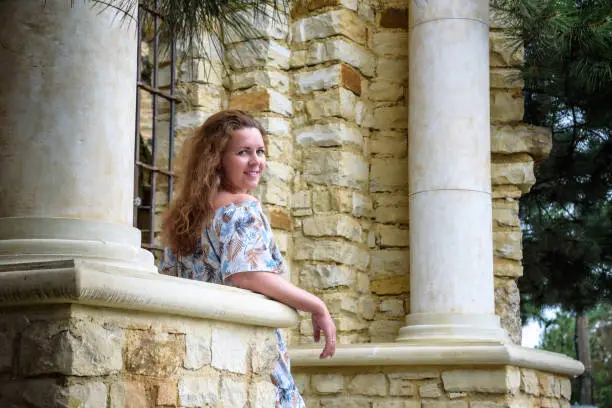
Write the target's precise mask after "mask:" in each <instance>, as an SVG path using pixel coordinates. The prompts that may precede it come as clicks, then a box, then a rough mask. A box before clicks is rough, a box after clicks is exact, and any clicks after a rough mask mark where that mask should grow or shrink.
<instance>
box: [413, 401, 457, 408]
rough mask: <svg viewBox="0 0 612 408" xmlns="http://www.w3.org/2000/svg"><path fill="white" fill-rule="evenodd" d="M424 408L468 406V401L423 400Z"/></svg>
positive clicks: (422, 405)
mask: <svg viewBox="0 0 612 408" xmlns="http://www.w3.org/2000/svg"><path fill="white" fill-rule="evenodd" d="M421 407H422V408H468V403H467V401H423V402H422V403H421Z"/></svg>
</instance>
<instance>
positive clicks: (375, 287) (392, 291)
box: [370, 276, 410, 295]
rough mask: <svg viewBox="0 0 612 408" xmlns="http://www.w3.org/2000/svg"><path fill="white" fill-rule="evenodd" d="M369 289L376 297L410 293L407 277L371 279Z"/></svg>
mask: <svg viewBox="0 0 612 408" xmlns="http://www.w3.org/2000/svg"><path fill="white" fill-rule="evenodd" d="M370 289H371V290H372V292H373V293H376V294H377V295H400V294H402V293H407V292H410V278H409V276H391V277H388V278H380V279H372V280H371V281H370Z"/></svg>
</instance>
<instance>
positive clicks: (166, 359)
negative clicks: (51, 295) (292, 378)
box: [0, 305, 278, 408]
mask: <svg viewBox="0 0 612 408" xmlns="http://www.w3.org/2000/svg"><path fill="white" fill-rule="evenodd" d="M0 313H1V315H2V319H0V380H1V381H0V406H2V407H3V408H17V407H25V406H28V407H32V408H43V407H45V408H46V407H56V406H62V407H95V408H99V407H107V408H125V407H129V408H139V407H160V406H163V407H202V406H226V407H242V406H249V407H260V408H263V407H270V406H273V405H274V385H273V384H272V383H271V380H270V373H271V372H272V370H273V368H274V365H275V363H276V361H277V358H278V349H277V345H276V337H275V334H274V330H273V329H272V328H265V327H256V326H249V325H242V324H237V323H224V322H219V321H210V320H205V319H195V318H187V317H177V316H170V315H160V314H155V315H151V314H148V313H144V312H136V311H126V310H115V309H104V308H95V307H88V306H79V305H72V306H70V305H54V306H46V307H31V308H27V309H17V308H13V309H12V310H11V309H3V310H2V311H1V312H0Z"/></svg>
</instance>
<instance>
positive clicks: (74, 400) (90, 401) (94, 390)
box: [67, 381, 108, 408]
mask: <svg viewBox="0 0 612 408" xmlns="http://www.w3.org/2000/svg"><path fill="white" fill-rule="evenodd" d="M67 393H68V399H69V401H70V404H73V405H72V406H78V407H79V408H100V407H106V399H107V395H108V390H107V388H106V384H104V383H103V382H99V381H91V382H86V383H85V384H73V385H71V386H69V387H68V390H67Z"/></svg>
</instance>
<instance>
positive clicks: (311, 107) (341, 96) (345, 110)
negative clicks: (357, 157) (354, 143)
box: [306, 88, 365, 144]
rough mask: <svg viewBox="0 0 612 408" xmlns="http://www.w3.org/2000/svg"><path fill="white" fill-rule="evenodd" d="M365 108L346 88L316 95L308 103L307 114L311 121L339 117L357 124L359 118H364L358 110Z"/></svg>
mask: <svg viewBox="0 0 612 408" xmlns="http://www.w3.org/2000/svg"><path fill="white" fill-rule="evenodd" d="M364 108H365V106H364V104H363V103H360V102H359V101H358V100H357V97H356V96H355V94H354V93H353V92H351V91H349V90H348V89H345V88H333V89H330V90H329V91H326V92H322V93H315V94H314V96H313V98H312V99H311V100H309V101H308V102H306V112H307V113H308V116H309V117H310V119H311V120H319V119H324V118H333V117H339V118H343V119H346V120H348V121H349V122H352V123H357V117H358V116H359V117H361V116H363V114H362V113H360V112H358V110H359V109H361V110H363V109H364ZM345 126H346V125H345ZM359 138H361V134H360V137H359ZM360 144H361V143H360Z"/></svg>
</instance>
